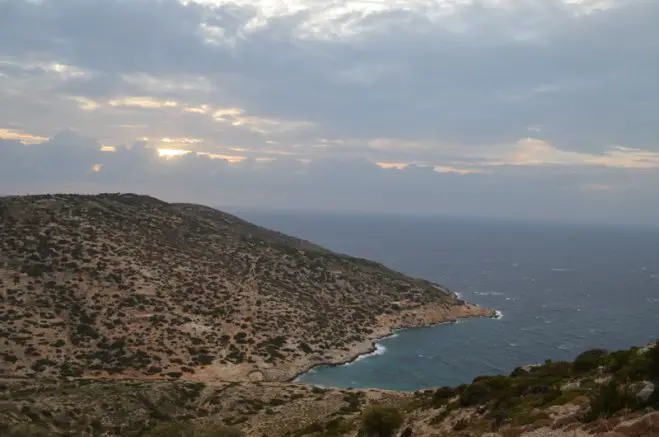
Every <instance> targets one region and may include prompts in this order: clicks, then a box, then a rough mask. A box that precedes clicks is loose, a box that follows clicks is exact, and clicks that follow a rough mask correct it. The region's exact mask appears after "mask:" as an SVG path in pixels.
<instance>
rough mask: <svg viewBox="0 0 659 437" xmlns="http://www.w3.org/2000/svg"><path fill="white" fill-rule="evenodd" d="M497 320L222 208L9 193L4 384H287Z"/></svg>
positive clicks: (0, 364)
mask: <svg viewBox="0 0 659 437" xmlns="http://www.w3.org/2000/svg"><path fill="white" fill-rule="evenodd" d="M488 315H491V314H490V312H489V311H488V310H485V309H483V308H479V307H477V306H474V305H470V304H467V303H465V302H463V301H461V300H459V299H458V298H457V297H456V295H455V294H454V293H452V292H450V291H449V290H447V289H445V288H443V287H441V286H439V285H437V284H433V283H430V282H427V281H423V280H419V279H413V278H410V277H407V276H404V275H402V274H399V273H396V272H394V271H392V270H389V269H387V268H385V267H384V266H382V265H380V264H377V263H374V262H371V261H367V260H363V259H357V258H353V257H349V256H345V255H340V254H336V253H332V252H330V251H328V250H325V249H323V248H321V247H318V246H316V245H314V244H312V243H309V242H307V241H303V240H299V239H296V238H291V237H288V236H286V235H283V234H280V233H277V232H273V231H270V230H267V229H263V228H260V227H258V226H255V225H252V224H250V223H247V222H245V221H243V220H240V219H238V218H237V217H234V216H231V215H228V214H225V213H222V212H220V211H217V210H214V209H211V208H208V207H204V206H199V205H189V204H168V203H165V202H163V201H160V200H157V199H154V198H151V197H146V196H138V195H132V194H102V195H95V196H82V195H43V196H26V197H5V198H0V321H1V322H2V323H1V324H0V376H2V375H4V376H7V377H20V376H24V377H35V376H39V377H53V378H62V377H75V378H79V377H85V378H114V379H121V378H123V379H154V380H158V379H182V380H188V381H201V382H213V381H261V380H265V381H286V380H290V379H292V378H293V377H294V376H295V375H296V374H298V373H299V372H303V371H305V370H307V369H309V368H310V367H312V366H313V365H316V364H319V363H338V362H343V361H346V360H349V359H350V358H352V357H354V356H356V355H357V354H360V353H364V352H367V351H368V350H369V349H370V348H371V347H372V343H373V340H374V339H377V338H379V337H382V336H385V335H387V334H388V333H389V332H390V330H391V329H392V328H398V327H413V326H422V325H427V324H432V323H438V322H446V321H452V320H456V319H457V318H461V317H470V316H488Z"/></svg>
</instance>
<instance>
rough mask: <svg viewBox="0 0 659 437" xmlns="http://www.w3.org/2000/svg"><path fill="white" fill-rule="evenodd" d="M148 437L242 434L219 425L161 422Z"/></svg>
mask: <svg viewBox="0 0 659 437" xmlns="http://www.w3.org/2000/svg"><path fill="white" fill-rule="evenodd" d="M147 436H148V437H242V432H241V431H240V430H238V429H236V428H233V427H230V426H224V425H219V424H206V425H197V424H191V423H189V422H163V423H159V424H158V425H156V426H155V427H153V428H152V429H151V430H150V431H149V432H148V434H147Z"/></svg>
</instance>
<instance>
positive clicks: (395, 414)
mask: <svg viewBox="0 0 659 437" xmlns="http://www.w3.org/2000/svg"><path fill="white" fill-rule="evenodd" d="M402 425H403V415H402V414H401V412H400V411H399V410H398V409H397V408H394V407H386V406H382V405H374V406H372V407H370V408H369V409H367V410H366V411H365V412H364V414H362V430H363V431H364V433H365V434H366V435H367V436H368V437H391V436H392V435H393V434H394V431H396V430H397V429H398V428H400V427H401V426H402Z"/></svg>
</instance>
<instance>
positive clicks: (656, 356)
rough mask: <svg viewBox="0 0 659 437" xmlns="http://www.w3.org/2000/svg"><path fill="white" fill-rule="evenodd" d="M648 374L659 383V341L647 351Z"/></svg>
mask: <svg viewBox="0 0 659 437" xmlns="http://www.w3.org/2000/svg"><path fill="white" fill-rule="evenodd" d="M647 359H648V376H649V377H650V379H651V380H652V381H655V382H658V383H659V341H657V343H656V344H655V345H654V347H652V348H651V349H650V350H649V351H648V352H647Z"/></svg>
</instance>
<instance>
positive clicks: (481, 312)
mask: <svg viewBox="0 0 659 437" xmlns="http://www.w3.org/2000/svg"><path fill="white" fill-rule="evenodd" d="M458 308H459V309H461V310H464V309H466V310H468V311H467V312H466V313H464V314H457V315H455V314H450V315H448V317H447V319H446V320H441V321H434V322H428V323H419V322H416V323H409V324H403V325H398V326H396V324H395V323H394V324H391V325H389V326H387V327H384V326H383V327H382V328H386V330H387V331H386V332H383V334H384V335H379V336H376V337H374V338H371V339H367V340H365V341H364V342H362V343H358V344H356V345H355V346H353V347H352V348H351V351H350V352H353V353H351V354H349V355H347V356H346V357H345V358H343V357H341V356H339V357H336V358H337V359H336V360H334V361H329V360H327V361H324V362H319V363H314V364H312V365H310V366H306V367H305V369H304V370H302V371H298V372H295V374H294V375H293V376H292V377H290V378H287V379H286V380H285V381H284V382H290V383H295V384H303V385H313V384H310V383H306V382H302V381H299V380H298V379H299V378H300V377H302V376H303V375H305V374H307V373H309V372H311V371H312V370H314V369H316V368H319V367H340V366H345V365H349V364H352V363H354V362H356V361H359V360H360V359H362V358H365V357H367V356H369V355H372V354H373V353H374V352H377V350H378V349H377V345H378V343H380V342H381V341H383V340H386V339H388V338H393V337H395V336H396V335H397V334H398V332H400V331H406V330H410V329H420V328H429V327H435V326H441V325H452V324H455V323H458V322H460V321H461V320H464V319H470V318H490V319H500V318H501V317H502V316H501V312H500V311H498V310H490V309H486V308H482V307H480V306H478V305H476V304H471V303H467V302H465V303H464V304H463V305H459V306H458ZM456 309H457V308H456ZM428 310H432V308H426V307H424V308H422V309H415V310H414V311H413V314H418V313H419V312H420V313H422V314H423V313H424V312H426V311H428ZM472 311H473V313H472ZM405 315H407V314H401V315H400V316H405ZM364 343H368V346H367V349H363V348H362V347H360V346H362V345H364Z"/></svg>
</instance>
